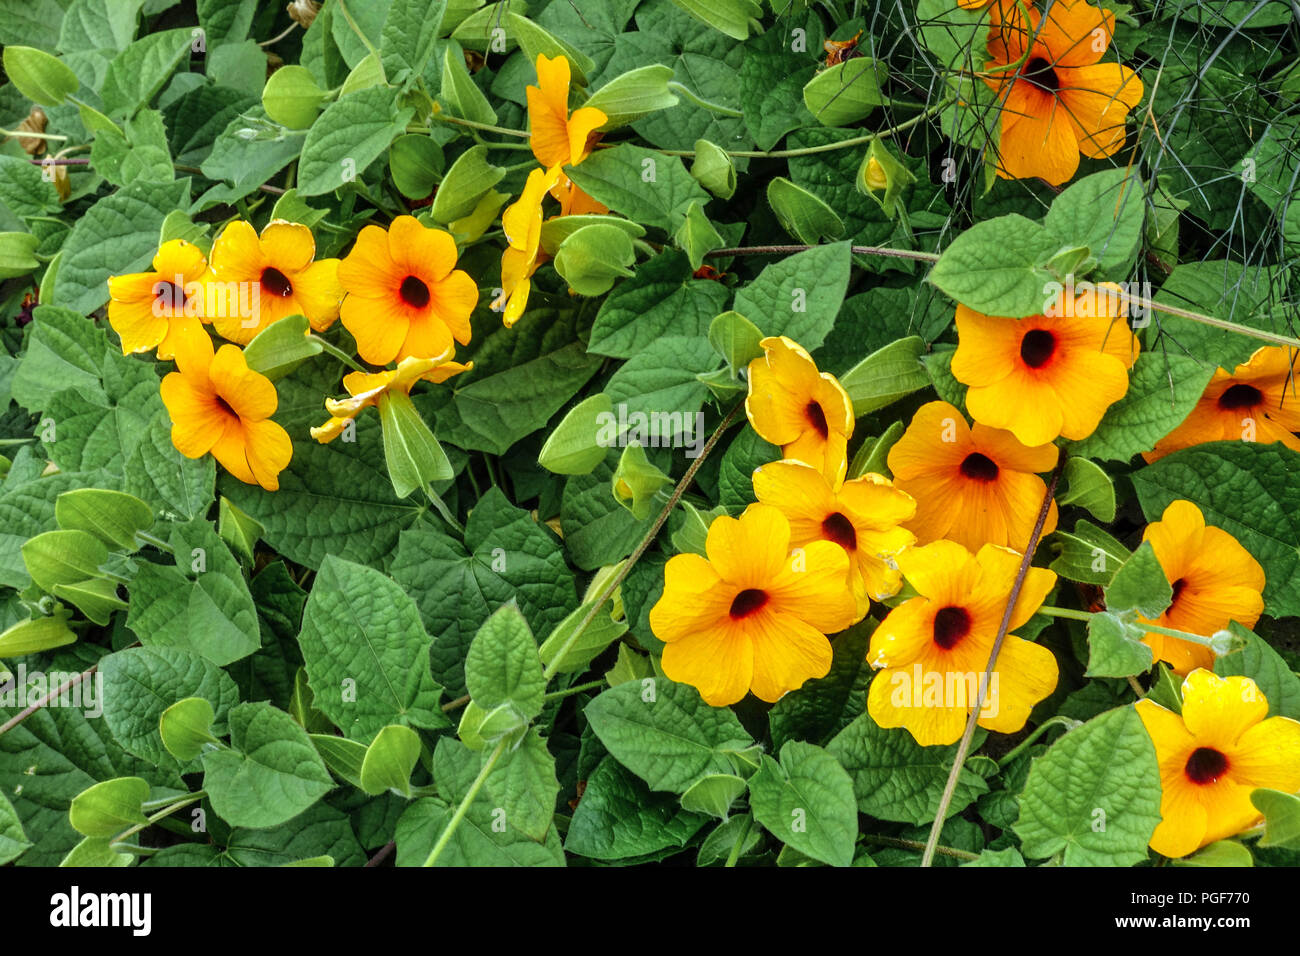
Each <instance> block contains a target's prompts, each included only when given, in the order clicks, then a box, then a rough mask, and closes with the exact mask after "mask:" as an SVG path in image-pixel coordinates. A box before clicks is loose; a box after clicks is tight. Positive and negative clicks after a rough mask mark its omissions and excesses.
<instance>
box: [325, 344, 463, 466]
mask: <svg viewBox="0 0 1300 956" xmlns="http://www.w3.org/2000/svg"><path fill="white" fill-rule="evenodd" d="M450 358H451V352H450V351H448V352H447V353H446V355H445V356H442V357H439V358H415V357H414V356H409V357H407V358H404V359H402V361H401V362H399V363H398V365H397V368H395V369H392V370H389V371H383V372H349V373H348V374H347V375H345V376H343V387H344V388H345V389H347V392H348V395H349V397H348V398H344V399H339V400H335V399H332V398H327V399H325V410H326V411H328V412H329V413H330V416H331V417H330V420H329V421H327V422H326V423H325V424H324V425H319V426H317V427H315V428H313V429H312V430H311V437H312V438H314V439H316V440H317V441H318V442H320V443H321V444H322V445H325V444H328V443H329V442H332V441H333V440H334V439H335V438H337V437H338V436H339V435H340V434H341V433H342V431H343V429H344V428H345V427H347V424H348V422H350V421H352V420H353V419H354V418H356V417H357V416H358V415H359V414H361V412H362V410H363V409H367V408H369V407H371V406H372V405H378V404H379V399H380V397H381V396H383V395H384V394H385V393H386V392H390V391H401V392H403V393H404V394H407V395H409V394H411V388H412V386H414V385H415V383H416V382H418V381H419V380H420V379H424V380H425V381H428V382H445V381H446V380H447V379H449V378H451V377H452V376H453V375H459V374H460V373H461V372H468V371H469V370H470V369H471V368H473V367H474V363H473V362H470V363H469V364H467V365H462V364H460V363H459V362H452V361H449V360H450Z"/></svg>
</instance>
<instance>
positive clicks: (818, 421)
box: [803, 402, 831, 438]
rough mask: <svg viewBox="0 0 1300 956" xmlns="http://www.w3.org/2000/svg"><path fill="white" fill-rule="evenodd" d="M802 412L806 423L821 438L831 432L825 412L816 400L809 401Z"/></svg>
mask: <svg viewBox="0 0 1300 956" xmlns="http://www.w3.org/2000/svg"><path fill="white" fill-rule="evenodd" d="M803 414H804V417H805V418H807V419H808V424H809V425H811V426H812V427H813V430H814V431H816V432H817V434H818V435H821V436H822V438H825V437H826V436H827V435H829V434H830V433H831V429H830V426H829V425H827V424H826V413H825V412H823V411H822V407H821V406H820V405H818V404H817V403H816V402H809V403H808V405H807V407H805V408H804V410H803Z"/></svg>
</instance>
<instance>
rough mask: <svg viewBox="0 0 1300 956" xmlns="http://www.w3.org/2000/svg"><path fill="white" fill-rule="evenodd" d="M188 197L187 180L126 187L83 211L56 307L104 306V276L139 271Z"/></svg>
mask: <svg viewBox="0 0 1300 956" xmlns="http://www.w3.org/2000/svg"><path fill="white" fill-rule="evenodd" d="M186 35H187V36H188V31H186ZM188 194H189V183H188V180H178V181H177V182H174V183H131V184H130V185H129V186H124V187H122V188H121V189H119V190H118V191H117V192H114V193H110V194H109V195H107V196H105V197H104V198H103V199H100V200H99V201H98V202H96V203H95V204H94V205H93V206H91V207H90V208H89V209H88V210H86V212H84V213H83V214H82V215H81V217H80V218H79V219H78V220H77V221H76V223H75V224H74V225H73V227H72V231H71V232H70V233H68V238H67V240H66V241H65V242H64V244H63V258H62V260H61V263H60V265H59V271H58V275H57V276H56V277H55V280H54V298H55V300H57V301H58V303H59V304H60V306H62V307H63V308H66V309H68V310H71V311H72V312H76V313H81V314H82V315H86V314H89V313H91V312H93V311H95V309H97V308H99V307H100V306H101V305H103V304H104V303H105V302H107V301H108V278H109V276H110V275H122V274H124V273H129V272H139V271H141V270H143V269H144V268H145V267H146V266H147V265H148V264H149V261H150V260H151V259H152V258H153V255H154V253H155V252H156V251H157V249H158V234H159V232H160V231H161V230H162V224H163V220H164V219H165V218H166V216H167V213H169V212H171V211H172V210H173V209H176V208H177V207H178V206H181V205H182V204H184V202H185V201H186V197H187V196H188ZM81 321H82V322H83V324H86V325H88V323H85V320H84V319H82V320H81ZM50 381H52V382H61V383H62V382H63V381H64V380H62V379H50ZM67 384H72V383H70V382H69V383H67Z"/></svg>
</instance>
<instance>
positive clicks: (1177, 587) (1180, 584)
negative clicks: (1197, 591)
mask: <svg viewBox="0 0 1300 956" xmlns="http://www.w3.org/2000/svg"><path fill="white" fill-rule="evenodd" d="M1185 587H1187V579H1186V578H1179V579H1178V580H1177V581H1175V582H1174V583H1173V589H1174V596H1173V598H1171V599H1170V606H1172V605H1173V604H1176V603H1177V602H1178V595H1180V594H1182V593H1183V588H1185Z"/></svg>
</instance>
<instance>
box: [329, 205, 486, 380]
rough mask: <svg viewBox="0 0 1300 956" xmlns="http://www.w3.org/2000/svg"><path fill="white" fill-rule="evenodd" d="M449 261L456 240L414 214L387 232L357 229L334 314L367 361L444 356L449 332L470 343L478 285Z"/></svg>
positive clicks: (342, 271)
mask: <svg viewBox="0 0 1300 956" xmlns="http://www.w3.org/2000/svg"><path fill="white" fill-rule="evenodd" d="M455 265H456V242H455V240H453V239H452V238H451V236H450V235H449V234H448V233H446V232H444V231H442V230H441V229H430V228H427V227H426V226H424V225H422V224H421V223H420V221H419V220H418V219H416V218H415V217H414V216H398V217H397V218H396V219H394V220H393V224H392V225H391V226H390V227H389V229H388V231H387V232H385V231H384V230H383V229H380V228H379V227H378V226H366V227H365V228H364V229H362V230H361V234H360V235H359V236H357V242H356V245H354V246H353V247H352V251H351V252H350V253H348V255H347V257H346V258H344V260H343V261H342V262H340V263H339V280H340V281H341V282H342V283H343V287H344V289H346V290H347V293H348V297H347V298H346V299H344V300H343V306H342V309H341V311H340V315H341V316H342V319H343V325H344V327H346V328H347V330H348V331H349V332H351V333H352V336H353V338H355V339H356V340H357V351H358V353H360V355H361V357H362V358H363V359H364V360H365V361H367V362H369V363H370V364H371V365H387V364H388V363H389V362H391V361H393V360H394V359H396V360H398V361H400V360H402V359H404V358H406V357H407V356H410V355H413V356H415V357H416V358H429V357H430V356H435V355H444V354H446V352H447V350H448V349H449V348H452V347H453V346H452V339H453V338H454V339H455V340H456V341H457V342H459V343H460V344H461V345H468V344H469V338H470V324H469V317H470V313H472V312H473V311H474V307H475V306H476V305H477V304H478V286H477V285H475V283H474V280H473V279H471V278H470V277H469V275H468V273H465V272H462V271H461V270H459V269H456V268H455Z"/></svg>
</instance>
